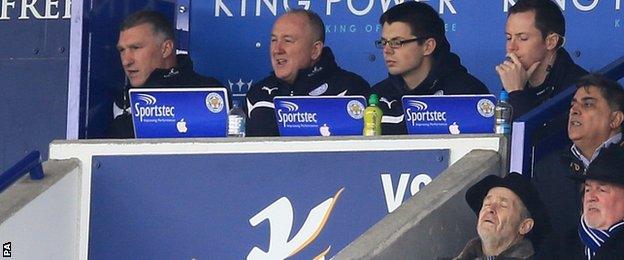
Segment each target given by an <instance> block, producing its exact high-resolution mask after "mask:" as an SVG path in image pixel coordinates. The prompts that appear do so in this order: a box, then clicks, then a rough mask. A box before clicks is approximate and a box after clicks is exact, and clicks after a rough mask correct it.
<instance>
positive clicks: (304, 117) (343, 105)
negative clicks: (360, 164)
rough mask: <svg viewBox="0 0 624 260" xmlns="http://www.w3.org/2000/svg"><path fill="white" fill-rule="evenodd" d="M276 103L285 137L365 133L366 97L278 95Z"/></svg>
mask: <svg viewBox="0 0 624 260" xmlns="http://www.w3.org/2000/svg"><path fill="white" fill-rule="evenodd" d="M273 103H275V118H276V121H277V125H278V129H279V132H280V135H281V136H330V135H362V128H363V127H364V120H363V117H364V109H365V108H366V99H365V98H364V97H362V96H341V97H314V96H309V97H308V96H306V97H276V98H274V99H273Z"/></svg>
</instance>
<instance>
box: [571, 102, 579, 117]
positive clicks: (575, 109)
mask: <svg viewBox="0 0 624 260" xmlns="http://www.w3.org/2000/svg"><path fill="white" fill-rule="evenodd" d="M578 114H580V112H579V109H578V105H577V104H576V103H572V105H571V106H570V115H578Z"/></svg>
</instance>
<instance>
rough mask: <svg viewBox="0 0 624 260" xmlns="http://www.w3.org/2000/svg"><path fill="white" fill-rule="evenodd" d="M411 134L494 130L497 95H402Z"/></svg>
mask: <svg viewBox="0 0 624 260" xmlns="http://www.w3.org/2000/svg"><path fill="white" fill-rule="evenodd" d="M402 103H403V113H404V115H405V116H404V118H405V124H406V126H407V133H408V134H468V133H471V134H475V133H493V132H494V106H495V105H494V104H495V103H496V98H495V97H494V95H448V96H440V95H436V96H403V98H402Z"/></svg>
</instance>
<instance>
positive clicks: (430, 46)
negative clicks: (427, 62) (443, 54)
mask: <svg viewBox="0 0 624 260" xmlns="http://www.w3.org/2000/svg"><path fill="white" fill-rule="evenodd" d="M423 45H424V48H425V49H424V51H423V55H425V56H429V55H431V54H432V53H433V52H434V51H435V48H436V46H437V45H438V43H437V42H436V40H435V39H434V38H429V39H427V40H425V42H424V43H423Z"/></svg>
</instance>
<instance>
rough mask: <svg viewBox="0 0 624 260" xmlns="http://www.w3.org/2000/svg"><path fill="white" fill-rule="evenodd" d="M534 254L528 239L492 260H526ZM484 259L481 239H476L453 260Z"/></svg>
mask: <svg viewBox="0 0 624 260" xmlns="http://www.w3.org/2000/svg"><path fill="white" fill-rule="evenodd" d="M534 253H535V251H534V249H533V244H531V241H529V240H528V239H522V240H521V241H520V242H518V243H516V244H514V245H512V246H510V247H509V248H507V249H506V250H505V251H503V252H502V253H500V254H499V255H498V256H495V257H494V259H508V258H514V259H515V258H518V259H527V258H530V257H531V256H533V254H534ZM482 258H483V259H486V257H485V254H483V244H482V243H481V239H480V238H479V237H476V238H474V239H472V240H471V241H469V242H468V244H467V245H466V247H465V248H464V249H463V250H462V252H461V253H460V254H459V256H457V257H456V258H455V259H482Z"/></svg>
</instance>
